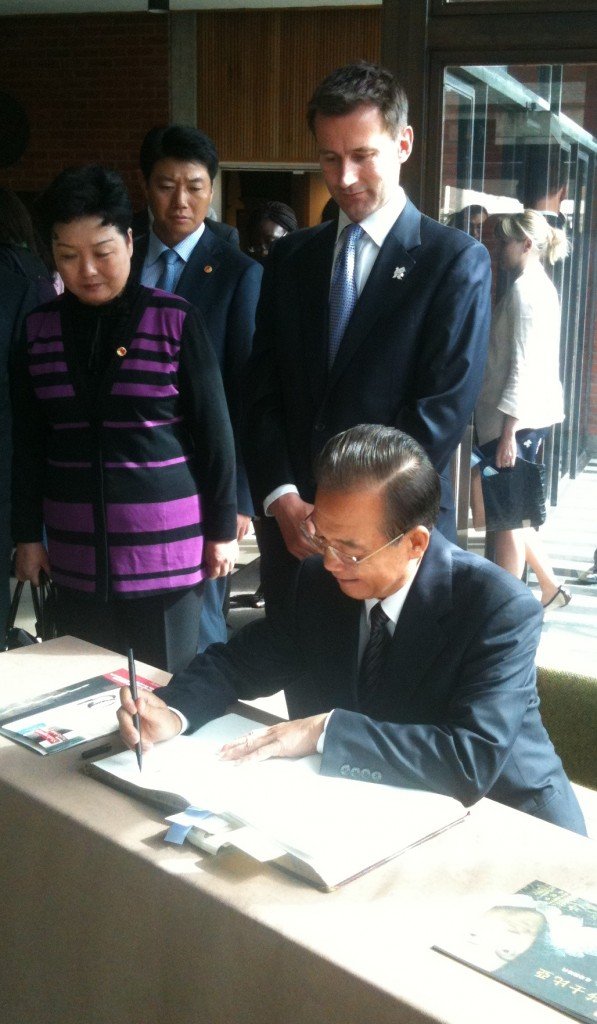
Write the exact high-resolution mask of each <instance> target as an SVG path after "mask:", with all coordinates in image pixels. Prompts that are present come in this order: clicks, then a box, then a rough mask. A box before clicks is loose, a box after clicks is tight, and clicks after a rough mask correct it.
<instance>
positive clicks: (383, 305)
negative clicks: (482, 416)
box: [245, 62, 490, 611]
mask: <svg viewBox="0 0 597 1024" xmlns="http://www.w3.org/2000/svg"><path fill="white" fill-rule="evenodd" d="M308 121H309V125H310V128H311V130H312V132H313V134H314V136H315V139H316V142H317V147H318V150H319V159H320V163H321V167H322V171H323V174H324V177H325V180H326V184H327V187H328V189H329V191H330V194H331V196H332V198H333V199H334V200H335V201H336V202H337V204H338V206H339V208H340V215H339V220H338V221H334V222H327V223H325V224H322V225H318V226H317V227H314V228H310V229H308V230H305V231H298V232H294V233H293V234H292V235H289V236H288V237H287V238H284V239H281V240H280V241H279V242H278V243H277V244H276V246H275V249H274V250H273V252H272V255H271V258H270V260H269V261H268V266H267V267H266V269H265V274H264V280H263V287H262V291H261V299H260V303H259V307H258V310H257V329H256V334H255V339H254V344H253V355H252V358H251V361H250V363H249V380H248V385H247V398H246V404H247V417H246V419H247V422H246V446H245V456H246V460H247V468H248V471H249V479H250V482H251V487H252V492H253V498H254V501H255V506H256V510H257V512H258V513H264V512H265V516H266V518H265V520H264V522H263V524H262V527H263V530H262V532H263V535H264V539H263V543H262V545H261V549H262V576H263V583H264V589H265V596H266V608H267V606H268V601H269V603H270V611H271V608H272V606H274V605H275V604H278V603H279V602H280V601H281V600H282V599H283V594H284V588H286V589H288V586H289V575H290V576H291V575H292V559H291V557H290V556H294V566H295V567H296V559H301V558H304V557H305V556H306V555H307V554H308V553H309V551H308V547H307V545H306V543H305V540H304V538H303V537H302V535H301V532H300V523H301V521H302V520H303V519H304V518H305V516H306V515H307V514H308V513H309V512H310V511H311V509H312V507H313V505H312V502H313V495H314V481H313V473H312V468H311V467H312V460H313V456H314V455H315V454H316V453H317V452H319V451H320V450H321V448H322V447H323V445H324V444H325V442H326V440H327V439H328V438H329V437H331V436H332V435H333V434H335V433H336V432H337V431H339V430H343V429H345V428H347V427H349V426H351V425H352V424H355V423H360V422H369V423H385V424H392V425H394V426H397V427H400V428H401V429H403V430H405V431H406V432H408V433H409V434H411V435H412V436H413V437H415V438H416V439H417V440H418V441H419V442H420V443H421V444H422V445H423V447H424V449H425V450H426V451H427V453H428V455H429V457H430V458H431V461H432V463H433V465H434V466H435V468H436V469H437V470H438V472H439V474H440V476H441V481H442V505H441V513H440V520H439V528H440V529H441V530H442V532H443V533H444V534H445V535H446V536H447V537H449V538H450V539H455V537H456V535H455V518H454V502H453V497H452V488H451V482H450V473H449V470H450V466H449V463H450V457H451V456H452V454H453V452H454V451H455V449H456V448H457V446H458V444H459V442H460V440H461V437H462V435H463V433H464V430H465V427H466V425H467V423H468V422H469V420H470V417H471V413H472V410H473V408H474V405H475V399H476V397H477V393H478V391H479V388H480V386H481V381H482V377H483V369H484V364H485V356H486V345H487V334H488V326H489V315H490V265H489V256H488V253H487V251H486V250H485V249H484V247H483V246H482V245H480V244H479V243H478V242H475V241H474V240H473V239H472V238H471V237H469V236H468V235H465V234H464V233H462V232H458V231H455V230H453V229H451V228H446V227H444V226H442V225H440V224H438V223H437V222H436V221H434V220H432V219H430V218H429V217H425V216H423V215H421V214H420V213H419V211H418V210H417V209H415V207H414V206H413V204H412V203H411V202H410V201H409V200H408V199H407V198H406V196H405V194H404V192H403V190H402V188H401V186H400V184H399V181H400V171H401V167H402V164H403V163H404V162H405V161H406V160H407V159H408V157H409V155H410V152H411V148H412V144H413V132H412V128H410V127H409V125H408V123H407V99H406V96H405V94H404V92H403V90H402V88H401V86H400V85H399V84H398V83H397V82H396V80H395V79H394V77H393V75H392V74H391V73H390V72H389V71H385V70H383V69H381V68H378V67H376V66H373V65H369V64H366V63H364V62H363V63H359V64H354V65H349V66H348V67H345V68H341V69H339V70H338V71H336V72H334V73H333V74H332V75H330V76H329V78H327V79H326V80H325V81H324V82H323V83H322V84H321V85H320V86H319V87H318V88H317V89H316V91H315V93H314V95H313V97H312V99H311V102H310V104H309V110H308ZM355 226H357V227H356V235H355ZM359 228H360V229H361V230H360V231H359V230H358V229H359ZM351 289H352V299H351V298H350V291H351ZM347 293H348V297H347ZM355 300H356V301H355ZM353 303H354V304H353ZM270 517H271V518H270ZM288 553H290V554H288ZM285 568H286V570H287V571H286V572H284V570H285Z"/></svg>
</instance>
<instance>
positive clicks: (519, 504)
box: [481, 459, 546, 532]
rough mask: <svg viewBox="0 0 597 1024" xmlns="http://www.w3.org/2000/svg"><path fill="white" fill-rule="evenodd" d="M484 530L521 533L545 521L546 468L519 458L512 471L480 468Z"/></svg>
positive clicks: (487, 465) (489, 467) (483, 466)
mask: <svg viewBox="0 0 597 1024" xmlns="http://www.w3.org/2000/svg"><path fill="white" fill-rule="evenodd" d="M481 486H482V488H483V503H484V505H485V529H486V530H488V531H490V532H494V531H495V530H520V529H522V528H523V527H525V526H534V527H538V526H542V525H543V523H544V522H545V518H546V511H545V467H544V466H542V465H540V464H537V463H535V462H527V461H526V460H525V459H516V462H515V464H514V466H513V467H512V468H511V469H499V470H497V471H496V470H495V468H494V467H492V466H490V465H489V464H488V463H486V462H485V463H484V464H483V465H482V467H481Z"/></svg>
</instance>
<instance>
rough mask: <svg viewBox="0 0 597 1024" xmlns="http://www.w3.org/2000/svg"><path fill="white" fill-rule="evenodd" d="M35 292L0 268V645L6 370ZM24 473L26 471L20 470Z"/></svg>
mask: <svg viewBox="0 0 597 1024" xmlns="http://www.w3.org/2000/svg"><path fill="white" fill-rule="evenodd" d="M37 301H38V300H37V290H36V288H35V287H34V285H33V283H32V282H31V281H29V280H28V278H26V277H25V276H24V275H23V274H13V272H12V270H8V269H7V268H6V267H3V266H0V642H2V641H3V640H4V633H5V630H6V618H7V615H8V609H9V606H10V590H9V571H10V555H11V551H12V540H11V536H10V476H11V451H12V440H11V438H12V419H11V408H10V397H9V368H10V362H11V358H12V355H13V353H14V348H15V346H16V344H18V338H19V335H20V331H21V326H22V324H23V321H24V319H25V316H26V315H27V313H29V311H30V310H31V309H33V307H34V306H36V305H37ZM21 468H22V471H23V472H26V471H27V467H26V466H23V467H21Z"/></svg>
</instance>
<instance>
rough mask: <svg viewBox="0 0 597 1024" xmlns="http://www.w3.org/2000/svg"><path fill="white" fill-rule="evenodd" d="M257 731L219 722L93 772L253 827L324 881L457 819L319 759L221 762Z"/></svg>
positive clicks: (455, 810)
mask: <svg viewBox="0 0 597 1024" xmlns="http://www.w3.org/2000/svg"><path fill="white" fill-rule="evenodd" d="M254 728H255V722H253V721H251V720H250V719H247V718H243V717H241V716H240V715H226V716H224V717H222V718H219V719H216V720H214V721H213V722H210V723H208V725H206V726H204V727H203V728H202V729H200V730H199V731H198V732H196V733H195V734H193V735H191V736H180V737H176V738H175V739H174V740H171V741H169V742H167V743H163V744H158V745H157V746H156V747H154V748H153V749H152V750H151V751H150V752H149V753H147V754H145V755H144V757H143V771H142V772H139V769H138V767H137V763H136V759H135V754H134V752H133V751H125V752H123V753H121V754H116V755H114V756H112V757H109V758H106V759H104V760H103V761H101V762H99V763H98V766H97V767H101V768H102V769H103V770H105V771H108V772H109V773H111V774H113V775H115V776H117V777H119V778H121V779H124V780H126V781H128V782H130V783H131V784H132V785H133V786H138V787H141V788H145V789H149V790H154V789H155V790H161V791H164V792H172V793H177V794H179V795H181V796H183V797H184V798H185V799H186V800H187V801H188V802H189V804H192V805H193V806H195V807H199V808H202V809H206V810H211V811H213V812H215V813H226V814H227V815H229V816H232V817H233V818H235V819H237V820H238V822H239V823H242V824H247V825H250V826H252V827H253V828H255V829H258V830H259V831H260V832H262V833H263V834H264V836H268V837H270V838H271V839H272V840H275V841H276V842H278V843H281V844H282V845H283V846H284V847H285V848H286V849H287V850H289V852H291V853H295V854H297V855H298V856H300V857H301V858H302V859H304V860H307V861H311V862H312V863H313V864H314V866H316V867H317V869H318V870H320V871H321V872H322V873H323V874H324V875H327V874H328V873H333V874H334V875H336V874H338V875H339V876H342V875H343V874H345V875H346V876H347V877H348V876H349V875H350V874H351V873H354V872H355V871H357V870H361V869H362V868H363V867H364V866H366V865H368V864H371V863H375V862H377V861H381V860H383V859H385V858H387V857H390V856H392V854H394V853H396V852H397V851H398V850H400V849H403V848H405V847H407V846H409V845H412V843H415V842H418V841H419V840H420V839H422V838H424V837H425V836H427V835H430V834H433V832H435V831H437V830H439V829H441V828H444V827H445V826H446V825H448V824H450V823H451V822H452V821H456V820H457V819H458V818H460V817H462V816H463V814H464V810H463V808H462V806H461V804H460V803H458V802H457V801H456V800H452V799H451V798H449V797H445V796H441V795H438V794H434V793H427V792H423V791H421V790H408V789H401V788H398V787H394V786H384V785H380V784H377V783H375V784H374V783H367V782H360V781H357V780H353V779H343V778H330V777H327V776H321V775H319V766H320V763H321V755H319V754H315V755H311V756H309V757H306V758H300V759H297V760H289V759H270V760H268V761H263V762H259V763H253V764H246V765H234V764H233V763H231V762H223V761H220V760H218V758H217V751H218V750H219V748H220V747H221V746H222V744H223V743H225V742H227V741H230V740H232V739H236V738H237V737H238V736H241V735H243V734H244V733H246V732H249V731H251V730H252V729H254Z"/></svg>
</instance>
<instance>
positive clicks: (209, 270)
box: [203, 263, 213, 274]
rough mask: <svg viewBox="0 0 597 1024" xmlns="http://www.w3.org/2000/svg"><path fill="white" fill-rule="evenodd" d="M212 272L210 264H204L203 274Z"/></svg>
mask: <svg viewBox="0 0 597 1024" xmlns="http://www.w3.org/2000/svg"><path fill="white" fill-rule="evenodd" d="M212 270H213V267H212V266H211V264H210V263H206V264H205V266H204V268H203V272H204V273H205V274H211V272H212Z"/></svg>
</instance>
